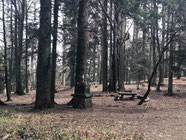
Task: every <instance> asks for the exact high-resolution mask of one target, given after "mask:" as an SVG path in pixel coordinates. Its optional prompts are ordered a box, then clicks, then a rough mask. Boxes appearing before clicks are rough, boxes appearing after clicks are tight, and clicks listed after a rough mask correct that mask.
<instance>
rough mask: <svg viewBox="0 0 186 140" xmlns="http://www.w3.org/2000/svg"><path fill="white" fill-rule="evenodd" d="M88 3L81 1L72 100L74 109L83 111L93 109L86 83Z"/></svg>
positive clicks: (87, 0)
mask: <svg viewBox="0 0 186 140" xmlns="http://www.w3.org/2000/svg"><path fill="white" fill-rule="evenodd" d="M88 3H89V0H80V2H79V17H78V45H77V59H76V86H75V94H74V97H73V99H72V103H73V108H81V109H83V108H89V107H92V99H91V95H90V93H89V88H87V84H86V81H85V79H86V63H87V46H88V9H89V8H88Z"/></svg>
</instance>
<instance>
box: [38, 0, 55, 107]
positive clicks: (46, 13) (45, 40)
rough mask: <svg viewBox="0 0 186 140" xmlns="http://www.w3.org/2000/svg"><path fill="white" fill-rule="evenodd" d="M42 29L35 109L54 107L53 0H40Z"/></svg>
mask: <svg viewBox="0 0 186 140" xmlns="http://www.w3.org/2000/svg"><path fill="white" fill-rule="evenodd" d="M40 4H41V10H40V29H39V46H38V63H37V89H36V102H35V109H46V108H49V107H52V102H51V88H50V82H51V71H50V70H51V68H50V67H51V64H50V61H51V58H50V51H51V0H40Z"/></svg>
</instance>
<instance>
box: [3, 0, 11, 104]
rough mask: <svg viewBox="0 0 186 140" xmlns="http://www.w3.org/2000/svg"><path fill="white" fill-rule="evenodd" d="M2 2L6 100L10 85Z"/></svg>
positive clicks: (8, 98) (8, 95) (9, 98)
mask: <svg viewBox="0 0 186 140" xmlns="http://www.w3.org/2000/svg"><path fill="white" fill-rule="evenodd" d="M2 2H3V8H2V11H3V12H2V14H3V15H2V17H3V40H4V64H5V85H6V95H7V101H11V97H10V92H11V91H10V87H9V75H8V59H7V41H6V26H5V3H4V0H2Z"/></svg>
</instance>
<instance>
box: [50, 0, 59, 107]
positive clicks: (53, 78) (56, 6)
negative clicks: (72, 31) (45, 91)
mask: <svg viewBox="0 0 186 140" xmlns="http://www.w3.org/2000/svg"><path fill="white" fill-rule="evenodd" d="M54 2H55V3H54V26H53V44H52V45H53V46H52V73H51V102H52V103H53V104H55V101H54V98H55V92H56V59H57V53H56V47H57V29H58V11H59V0H55V1H54Z"/></svg>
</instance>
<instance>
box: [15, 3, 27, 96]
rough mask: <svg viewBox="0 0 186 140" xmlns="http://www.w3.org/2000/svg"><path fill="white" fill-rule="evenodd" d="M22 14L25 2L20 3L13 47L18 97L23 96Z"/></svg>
mask: <svg viewBox="0 0 186 140" xmlns="http://www.w3.org/2000/svg"><path fill="white" fill-rule="evenodd" d="M15 8H16V10H15V11H16V14H15V15H16V19H15V22H16V23H15V28H16V29H15V40H16V41H15V43H16V44H17V33H16V32H17V16H18V13H17V12H18V11H17V7H16V4H15ZM24 13H25V0H23V3H21V14H20V15H19V18H18V19H19V20H18V21H19V24H18V36H19V44H18V46H16V47H15V49H16V50H15V57H16V59H15V61H16V62H15V71H16V93H17V94H18V95H24V91H23V86H22V78H21V59H22V45H23V27H24Z"/></svg>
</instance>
